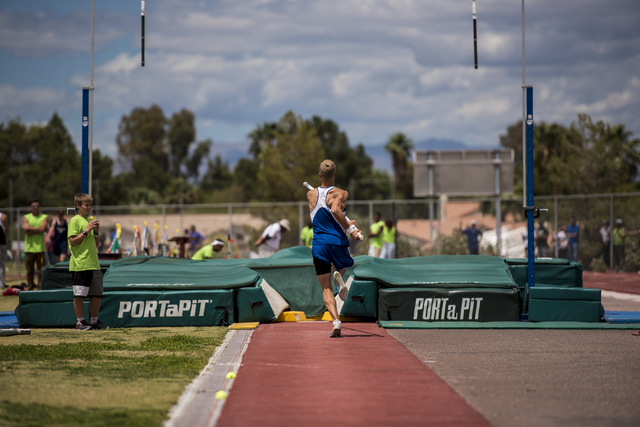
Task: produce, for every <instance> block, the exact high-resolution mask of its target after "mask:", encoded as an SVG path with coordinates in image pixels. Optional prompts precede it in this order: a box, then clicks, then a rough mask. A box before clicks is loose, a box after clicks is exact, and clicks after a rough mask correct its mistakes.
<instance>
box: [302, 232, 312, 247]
mask: <svg viewBox="0 0 640 427" xmlns="http://www.w3.org/2000/svg"><path fill="white" fill-rule="evenodd" d="M300 239H301V240H302V241H303V242H304V245H305V246H308V247H311V242H313V228H309V227H305V228H303V229H302V231H301V232H300Z"/></svg>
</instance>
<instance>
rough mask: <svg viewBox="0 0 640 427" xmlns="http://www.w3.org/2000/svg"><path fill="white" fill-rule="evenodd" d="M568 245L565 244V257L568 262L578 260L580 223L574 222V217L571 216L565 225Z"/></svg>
mask: <svg viewBox="0 0 640 427" xmlns="http://www.w3.org/2000/svg"><path fill="white" fill-rule="evenodd" d="M567 236H568V237H569V245H568V246H567V259H568V260H569V261H570V262H578V246H579V244H580V225H579V224H578V223H576V218H575V217H573V216H572V217H571V218H570V220H569V226H568V227H567Z"/></svg>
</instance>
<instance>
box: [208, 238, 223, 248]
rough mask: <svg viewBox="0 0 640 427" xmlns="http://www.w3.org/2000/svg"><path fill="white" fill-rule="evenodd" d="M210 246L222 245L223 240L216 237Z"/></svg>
mask: <svg viewBox="0 0 640 427" xmlns="http://www.w3.org/2000/svg"><path fill="white" fill-rule="evenodd" d="M211 246H224V242H223V241H222V240H220V239H216V240H214V241H213V242H211Z"/></svg>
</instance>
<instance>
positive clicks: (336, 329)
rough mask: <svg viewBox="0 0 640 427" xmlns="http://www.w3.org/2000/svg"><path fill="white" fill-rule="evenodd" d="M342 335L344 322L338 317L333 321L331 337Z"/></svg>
mask: <svg viewBox="0 0 640 427" xmlns="http://www.w3.org/2000/svg"><path fill="white" fill-rule="evenodd" d="M341 335H342V322H340V321H339V320H338V319H336V320H334V321H333V329H332V330H331V333H330V334H329V337H330V338H336V337H340V336H341Z"/></svg>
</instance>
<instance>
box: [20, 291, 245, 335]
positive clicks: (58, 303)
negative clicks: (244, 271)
mask: <svg viewBox="0 0 640 427" xmlns="http://www.w3.org/2000/svg"><path fill="white" fill-rule="evenodd" d="M24 294H25V296H24V298H23V295H20V303H19V305H18V307H17V308H16V316H17V317H18V321H19V323H20V327H36V328H37V327H42V328H46V327H58V328H64V327H72V326H74V325H75V323H76V316H75V313H74V310H73V294H72V292H71V290H68V289H61V290H52V291H40V292H37V291H32V292H25V293H24ZM28 294H32V295H28ZM65 296H66V298H65ZM233 316H234V303H233V291H232V290H222V289H212V290H202V291H168V292H159V291H147V292H143V291H136V292H116V291H114V292H105V294H104V296H103V297H102V303H101V305H100V320H101V321H102V323H104V324H105V325H108V326H110V327H112V328H114V327H120V328H130V327H159V326H220V325H230V324H232V323H233ZM84 317H85V318H87V319H88V318H89V317H90V313H89V299H88V298H87V299H85V302H84Z"/></svg>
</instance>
